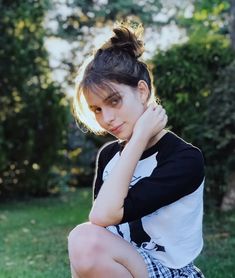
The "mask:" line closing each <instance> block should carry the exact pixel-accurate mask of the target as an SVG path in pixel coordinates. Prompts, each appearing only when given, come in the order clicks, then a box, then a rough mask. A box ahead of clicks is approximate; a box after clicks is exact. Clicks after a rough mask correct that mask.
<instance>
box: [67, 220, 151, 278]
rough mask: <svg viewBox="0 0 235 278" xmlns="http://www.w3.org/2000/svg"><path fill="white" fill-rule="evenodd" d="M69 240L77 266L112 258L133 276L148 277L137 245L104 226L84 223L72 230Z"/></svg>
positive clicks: (71, 255)
mask: <svg viewBox="0 0 235 278" xmlns="http://www.w3.org/2000/svg"><path fill="white" fill-rule="evenodd" d="M68 241H69V243H68V244H69V255H70V260H71V263H72V264H73V265H75V268H76V264H77V263H78V264H80V266H81V264H88V265H89V264H93V265H94V264H95V261H96V260H97V261H102V260H104V259H105V258H111V259H112V260H113V261H115V262H116V263H119V264H121V265H122V266H124V267H125V268H126V269H127V270H128V271H129V272H130V273H131V275H132V276H133V277H135V278H137V277H140V278H144V277H148V273H147V268H146V265H145V262H144V259H143V258H142V257H141V255H140V254H139V253H138V251H137V250H136V249H135V247H134V246H132V245H131V244H130V243H129V242H127V241H126V240H124V239H123V238H121V237H119V236H117V235H115V234H113V233H112V232H110V231H108V230H107V229H105V228H103V227H100V226H97V225H94V224H91V223H89V222H88V223H83V224H81V225H78V226H77V227H75V228H74V229H73V230H72V231H71V232H70V234H69V237H68ZM78 267H79V266H78Z"/></svg>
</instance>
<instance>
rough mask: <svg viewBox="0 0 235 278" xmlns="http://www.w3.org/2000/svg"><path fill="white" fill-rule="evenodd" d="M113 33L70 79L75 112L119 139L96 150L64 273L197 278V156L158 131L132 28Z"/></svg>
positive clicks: (159, 114) (161, 120)
mask: <svg viewBox="0 0 235 278" xmlns="http://www.w3.org/2000/svg"><path fill="white" fill-rule="evenodd" d="M113 31H114V36H113V37H111V38H110V40H109V41H108V42H106V43H105V44H104V45H103V46H102V47H101V48H100V49H99V50H98V51H97V52H96V53H95V55H94V57H93V58H92V60H90V61H89V63H88V64H87V65H86V67H85V68H84V71H83V72H82V73H80V74H79V77H80V80H79V81H78V84H77V90H76V96H75V108H76V113H77V116H78V118H79V120H80V121H82V122H83V123H84V124H86V126H87V127H88V128H89V129H91V130H92V131H94V132H96V133H102V132H108V133H110V134H112V135H113V136H115V137H116V138H117V139H118V140H116V141H114V142H111V143H108V144H106V145H105V146H104V147H102V148H101V150H100V151H99V154H98V157H97V168H96V176H95V179H94V186H93V190H94V191H93V192H94V202H93V206H92V208H91V211H90V214H89V222H87V223H83V224H80V225H78V226H77V227H75V228H74V229H73V230H72V231H71V232H70V234H69V237H68V241H69V242H68V248H69V258H70V263H71V271H72V276H73V277H74V278H76V277H95V278H98V277H102V278H106V277H107V278H109V277H112V278H114V277H116V278H125V277H126V278H127V277H134V278H145V277H152V278H153V277H165V278H170V277H190V278H193V277H203V274H202V273H201V271H200V270H199V269H198V268H197V267H195V266H194V264H193V260H194V259H195V258H196V257H197V256H198V255H199V253H200V251H201V249H202V245H203V239H202V214H203V183H204V166H203V158H202V154H201V152H200V150H199V149H198V148H196V147H194V146H193V145H191V144H189V143H187V142H185V141H184V140H182V139H181V138H179V137H178V136H176V135H175V134H174V133H172V132H170V131H167V130H165V129H164V128H165V126H166V123H167V116H166V113H165V110H164V109H163V108H162V106H161V105H157V104H156V102H155V101H154V98H153V87H152V81H151V77H150V72H149V70H148V68H147V66H146V64H145V63H143V62H142V61H140V60H139V57H140V56H141V54H142V52H143V42H142V41H141V40H139V39H138V35H136V33H135V32H134V31H133V30H131V29H130V28H127V27H123V26H120V27H119V28H116V29H114V30H113ZM137 31H138V30H137Z"/></svg>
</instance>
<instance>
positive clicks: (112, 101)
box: [110, 99, 119, 106]
mask: <svg viewBox="0 0 235 278" xmlns="http://www.w3.org/2000/svg"><path fill="white" fill-rule="evenodd" d="M110 102H111V105H112V106H115V105H117V104H118V103H119V99H112V100H111V101H110Z"/></svg>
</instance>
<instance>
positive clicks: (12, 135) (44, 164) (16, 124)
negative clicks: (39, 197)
mask: <svg viewBox="0 0 235 278" xmlns="http://www.w3.org/2000/svg"><path fill="white" fill-rule="evenodd" d="M47 7H48V3H47V1H26V0H25V1H1V2H0V9H1V18H0V26H1V27H0V28H1V37H0V43H1V45H2V46H4V48H2V49H1V51H0V61H1V62H0V75H1V78H0V80H1V81H0V94H1V98H0V107H1V109H0V193H1V195H2V196H5V197H6V196H10V195H16V194H21V195H22V194H27V193H28V194H46V193H48V190H49V189H50V188H49V184H50V183H49V181H50V179H49V177H50V175H51V169H52V166H53V165H54V163H55V161H56V160H57V159H58V156H59V153H58V152H59V150H60V149H61V148H63V146H64V144H65V138H66V129H65V128H66V123H67V112H68V106H67V102H66V99H65V96H64V94H62V92H61V89H60V87H59V85H58V84H56V83H55V82H53V81H52V79H51V73H50V68H49V64H48V55H47V52H46V50H45V48H44V35H45V32H44V28H43V20H44V15H45V11H46V9H47Z"/></svg>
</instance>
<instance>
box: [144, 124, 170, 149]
mask: <svg viewBox="0 0 235 278" xmlns="http://www.w3.org/2000/svg"><path fill="white" fill-rule="evenodd" d="M166 133H167V130H165V129H163V130H162V131H160V132H159V133H158V134H156V135H155V136H153V137H152V138H151V139H150V140H149V142H148V144H147V146H146V148H145V150H147V149H149V148H151V147H152V146H153V145H155V144H156V143H157V142H158V141H159V140H160V139H161V138H162V137H163V136H164V135H165V134H166Z"/></svg>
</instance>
